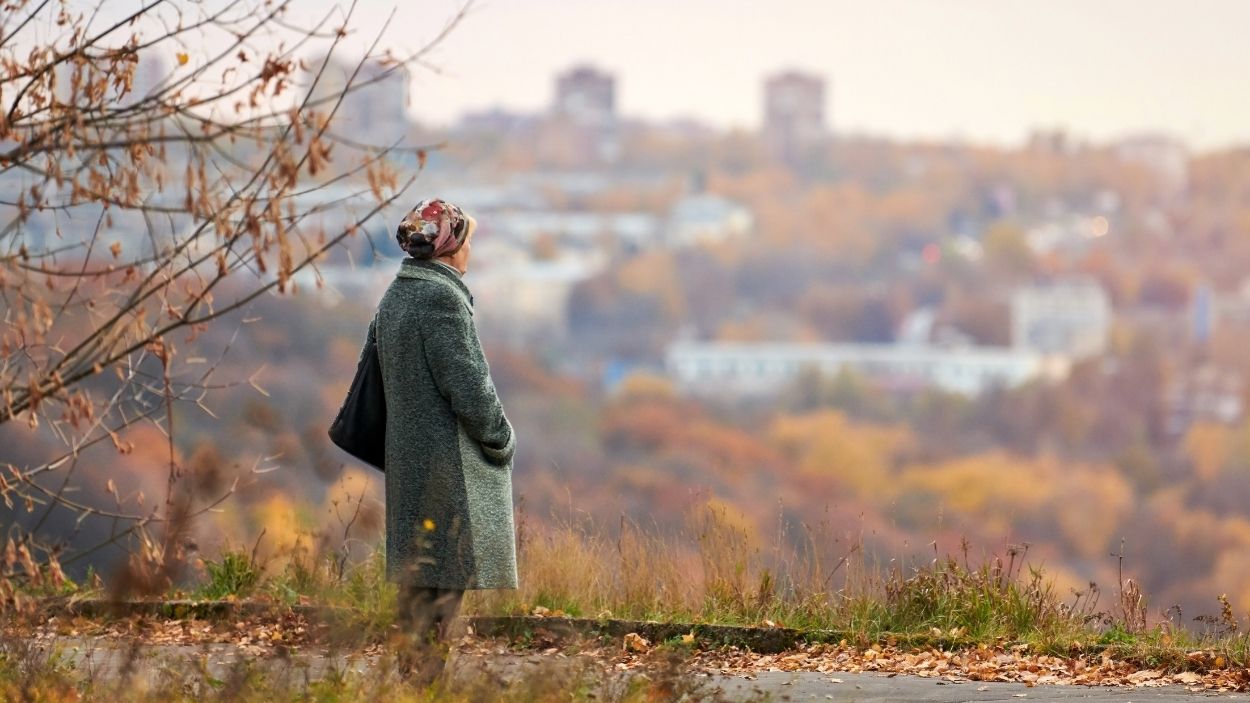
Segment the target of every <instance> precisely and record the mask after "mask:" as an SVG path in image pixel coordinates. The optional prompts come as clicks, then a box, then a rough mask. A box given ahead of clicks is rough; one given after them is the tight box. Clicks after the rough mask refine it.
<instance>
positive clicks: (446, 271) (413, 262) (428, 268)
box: [396, 257, 473, 313]
mask: <svg viewBox="0 0 1250 703" xmlns="http://www.w3.org/2000/svg"><path fill="white" fill-rule="evenodd" d="M396 275H398V276H399V277H400V278H417V279H420V280H423V281H433V282H435V283H438V284H441V285H444V286H447V287H448V288H450V289H451V290H452V291H454V292H455V293H456V295H457V296H458V297H459V298H460V299H461V300H463V301H464V304H465V305H466V306H468V308H469V312H470V313H472V311H473V294H472V293H470V292H469V287H468V286H466V285H465V284H464V281H462V280H460V276H457V275H456V273H455V271H453V270H452V268H451V267H450V266H444V265H443V264H439V263H436V262H433V261H427V260H425V259H413V258H411V257H410V258H407V259H404V260H403V262H401V264H400V267H399V273H398V274H396Z"/></svg>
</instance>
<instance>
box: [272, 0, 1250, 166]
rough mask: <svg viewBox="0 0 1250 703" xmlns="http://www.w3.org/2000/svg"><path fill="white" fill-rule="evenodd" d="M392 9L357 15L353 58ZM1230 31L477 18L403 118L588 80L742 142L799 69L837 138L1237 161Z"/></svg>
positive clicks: (896, 12) (639, 10) (964, 5)
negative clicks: (784, 78)
mask: <svg viewBox="0 0 1250 703" xmlns="http://www.w3.org/2000/svg"><path fill="white" fill-rule="evenodd" d="M338 5H339V3H337V2H335V1H334V0H310V1H309V2H305V3H301V4H299V5H298V6H297V7H296V9H297V11H299V12H306V13H308V14H309V16H311V15H313V14H321V13H324V12H327V11H330V10H332V9H333V8H335V7H336V6H338ZM460 6H461V3H460V2H455V1H453V0H438V2H434V3H423V4H422V5H420V6H400V7H397V8H395V10H394V12H395V15H394V18H393V19H392V21H391V26H390V28H389V29H388V31H387V32H386V34H385V35H384V39H383V45H386V46H391V47H394V48H396V49H398V50H401V51H402V50H403V49H415V48H417V47H419V46H421V45H422V44H424V43H425V42H426V41H428V40H430V39H432V38H433V37H435V36H436V35H437V34H438V33H439V32H440V31H441V30H442V28H443V27H444V26H445V24H446V22H447V21H448V20H449V19H450V18H452V17H454V16H455V14H456V12H457V10H458V9H459V8H460ZM391 10H392V6H391V5H390V4H387V3H369V4H368V5H367V6H366V5H364V4H363V3H362V4H361V5H360V6H358V7H357V8H356V10H355V12H356V15H355V17H354V18H353V21H352V23H351V24H352V26H353V27H355V28H356V30H357V37H358V38H359V40H360V42H363V41H364V40H366V39H369V38H372V36H373V34H374V32H375V31H376V30H377V29H378V28H380V27H381V26H382V24H383V22H384V21H385V20H386V18H387V16H388V15H390V13H391ZM1245 26H1250V4H1246V3H1239V2H1236V1H1235V0H1210V1H1209V2H1207V3H1204V4H1203V5H1202V11H1197V10H1195V9H1194V8H1193V7H1192V6H1187V5H1184V4H1182V3H1180V2H1176V1H1173V0H1166V1H1155V2H1126V1H1123V0H1108V1H1107V2H1101V3H1097V4H1089V3H1079V2H1072V1H1068V0H1062V1H1060V2H1052V3H1045V4H1041V3H1027V2H993V1H992V0H965V1H961V2H957V3H923V4H922V3H909V2H901V1H898V0H887V1H885V2H878V3H872V4H870V5H869V4H861V3H851V2H841V1H835V2H827V3H811V2H803V1H802V0H776V1H775V2H770V3H766V4H765V3H761V2H758V1H754V0H722V1H721V2H712V1H711V0H682V2H679V3H669V2H658V1H657V0H634V1H631V2H624V1H623V0H590V1H587V2H576V3H571V2H565V1H557V0H508V1H507V2H490V1H486V2H476V3H473V5H472V6H471V8H470V9H469V12H468V13H467V15H466V16H465V18H464V19H463V21H462V22H461V23H460V24H459V25H458V26H457V27H456V28H455V29H454V30H453V31H452V32H451V34H450V35H449V36H448V37H447V38H446V39H445V41H444V42H443V43H442V44H440V46H438V47H437V48H436V49H435V50H434V51H433V52H432V53H431V54H430V56H429V58H428V61H427V62H426V63H427V68H429V69H431V70H420V69H418V70H415V71H414V73H413V83H412V90H411V96H412V97H411V104H410V106H409V112H410V114H411V116H412V118H413V119H414V120H417V121H419V122H421V123H424V124H427V125H432V126H445V125H449V124H451V123H453V122H455V121H456V120H457V119H459V118H460V117H461V116H462V115H463V114H464V113H466V112H480V111H483V110H490V109H495V108H500V109H503V110H507V111H516V112H538V111H543V110H545V109H546V108H547V106H549V105H550V104H551V101H552V95H553V84H554V80H555V77H556V75H557V74H558V73H560V72H562V71H565V70H567V69H569V68H570V67H571V66H573V65H576V64H589V65H592V66H595V67H597V68H599V69H601V70H604V71H606V72H608V73H611V74H613V75H614V76H615V77H616V78H617V100H618V110H619V113H620V114H621V115H623V116H627V117H637V118H642V119H648V120H659V121H665V120H673V119H691V120H695V121H699V122H704V123H707V124H708V125H710V126H712V127H717V128H741V129H755V128H757V127H758V126H759V125H760V123H761V118H762V114H761V105H762V90H763V88H762V84H763V81H764V80H765V79H766V78H767V77H768V76H770V75H772V74H775V73H777V72H780V71H784V70H790V69H797V70H800V71H804V72H807V73H811V74H815V75H818V76H821V77H823V78H824V79H825V80H826V81H827V85H828V90H827V94H826V100H827V104H826V113H827V115H828V123H829V125H830V127H831V128H832V130H833V131H835V132H837V133H843V134H846V133H855V134H868V135H874V136H882V137H889V138H895V139H923V140H948V139H958V140H962V141H971V142H989V143H995V144H1003V145H1017V144H1020V143H1022V142H1024V141H1025V140H1026V139H1027V138H1028V135H1029V134H1030V133H1031V132H1033V131H1034V130H1039V129H1055V128H1059V129H1065V130H1067V131H1069V132H1071V133H1072V135H1073V136H1074V137H1076V138H1078V139H1092V140H1095V141H1106V140H1115V139H1119V138H1122V137H1126V136H1133V135H1138V134H1142V133H1161V134H1165V135H1168V136H1172V137H1175V138H1178V139H1181V140H1183V141H1185V142H1186V143H1187V144H1189V145H1190V146H1191V147H1193V148H1196V149H1213V148H1221V147H1226V146H1232V145H1238V144H1250V120H1247V119H1246V118H1247V117H1248V116H1250V91H1245V90H1238V89H1237V87H1238V86H1241V85H1244V83H1245V70H1246V69H1247V68H1250V44H1247V43H1246V42H1244V41H1243V40H1242V39H1241V37H1240V36H1239V32H1240V28H1241V27H1245ZM360 42H358V43H357V44H359V43H360ZM353 49H357V45H353V44H352V43H350V42H349V44H348V48H347V51H348V52H350V51H352V50H353Z"/></svg>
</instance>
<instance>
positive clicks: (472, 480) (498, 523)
mask: <svg viewBox="0 0 1250 703" xmlns="http://www.w3.org/2000/svg"><path fill="white" fill-rule="evenodd" d="M457 430H458V431H457V435H458V436H459V443H460V462H461V467H462V470H463V471H464V483H465V492H466V494H467V497H468V507H469V527H470V530H471V534H472V538H473V560H474V564H475V571H476V574H475V579H474V585H475V586H476V587H477V588H516V585H517V573H516V528H515V525H514V521H513V515H512V465H511V463H510V462H509V463H507V464H504V465H502V466H500V465H498V464H495V463H493V462H491V461H490V460H489V459H488V458H487V456H486V454H485V452H483V450H482V446H481V445H480V444H478V442H477V441H475V440H474V439H473V438H472V437H470V436H469V435H468V433H466V432H465V431H464V428H463V427H460V426H459V423H457Z"/></svg>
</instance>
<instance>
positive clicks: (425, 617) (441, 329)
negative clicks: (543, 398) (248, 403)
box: [374, 199, 517, 679]
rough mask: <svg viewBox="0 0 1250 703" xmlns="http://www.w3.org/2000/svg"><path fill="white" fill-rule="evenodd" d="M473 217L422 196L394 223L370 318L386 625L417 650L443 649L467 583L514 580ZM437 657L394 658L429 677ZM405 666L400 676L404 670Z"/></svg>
mask: <svg viewBox="0 0 1250 703" xmlns="http://www.w3.org/2000/svg"><path fill="white" fill-rule="evenodd" d="M476 224H477V223H476V222H475V221H474V219H473V218H472V217H469V216H468V215H466V214H465V213H464V212H463V211H462V210H461V209H460V208H459V207H457V206H455V205H453V204H451V203H447V202H444V201H442V200H438V199H433V200H425V201H422V202H421V203H419V204H418V205H417V206H416V207H415V208H413V209H412V211H411V212H409V213H408V214H407V215H406V216H405V217H404V219H403V221H401V222H400V223H399V228H398V229H397V231H396V239H397V240H398V241H399V246H400V247H401V248H402V249H403V250H404V251H405V252H407V253H408V255H409V258H407V259H404V261H403V264H402V265H401V268H400V271H399V274H398V276H397V277H396V278H395V280H394V282H392V283H391V285H390V287H389V288H388V289H387V291H386V293H385V294H384V295H383V296H382V301H381V303H380V304H379V305H378V312H377V317H376V318H375V321H374V328H375V330H374V333H375V334H376V339H377V348H378V360H379V362H380V364H381V367H382V379H383V387H384V389H385V395H386V458H385V470H386V567H387V575H388V577H390V578H391V579H392V580H395V581H397V582H398V584H399V617H398V623H399V626H400V628H401V631H403V633H404V634H406V635H409V636H411V637H413V638H414V640H415V641H416V644H417V645H418V650H417V651H418V652H420V653H422V654H423V655H428V654H429V653H430V652H431V651H432V649H433V648H432V647H427V645H433V644H434V643H436V642H438V643H439V646H438V649H441V650H443V651H444V652H445V641H446V636H447V626H448V623H449V621H450V620H451V619H452V618H453V617H454V616H455V614H456V611H457V610H458V609H459V607H460V600H461V598H462V597H463V595H464V591H465V590H467V589H484V588H516V586H517V572H516V548H515V541H516V540H515V529H514V526H513V518H512V476H511V472H512V457H513V454H514V452H515V450H516V437H515V434H514V433H513V431H512V425H511V423H509V422H508V418H507V417H506V416H505V415H504V411H503V406H502V405H501V404H500V402H499V396H498V394H497V393H496V391H495V384H494V383H493V382H492V381H491V377H490V369H489V367H488V366H487V364H486V358H485V356H484V355H483V354H482V348H481V344H480V343H479V342H478V337H477V331H476V329H475V328H474V325H473V297H472V296H471V295H470V294H469V289H468V288H467V287H466V286H465V284H464V282H463V281H462V280H461V277H462V276H463V275H464V274H465V272H466V271H467V270H468V266H469V254H470V249H471V246H472V240H473V231H474V229H475V228H476ZM444 661H445V656H421V657H420V658H419V659H418V660H417V661H416V662H414V660H413V659H412V657H411V652H410V653H408V656H401V659H400V665H401V669H404V670H410V669H411V668H412V666H413V664H414V663H416V664H419V666H420V669H421V670H420V671H419V672H416V673H418V675H419V676H420V677H421V678H423V679H425V678H429V679H432V678H433V677H434V676H437V675H438V673H439V671H441V669H442V663H443V662H444ZM405 673H409V672H408V671H405Z"/></svg>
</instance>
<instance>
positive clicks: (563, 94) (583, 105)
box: [552, 66, 616, 126]
mask: <svg viewBox="0 0 1250 703" xmlns="http://www.w3.org/2000/svg"><path fill="white" fill-rule="evenodd" d="M552 111H553V112H554V113H555V114H557V115H560V116H562V117H567V118H569V119H571V120H572V121H573V122H575V123H577V124H580V125H586V126H602V125H608V124H611V123H612V122H613V121H615V120H616V78H615V77H613V76H612V75H611V74H609V73H604V72H602V71H600V70H598V69H596V68H594V67H593V66H575V67H573V68H572V69H570V70H568V71H565V72H564V73H561V74H560V75H559V76H557V77H556V97H555V103H554V104H553V105H552Z"/></svg>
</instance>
